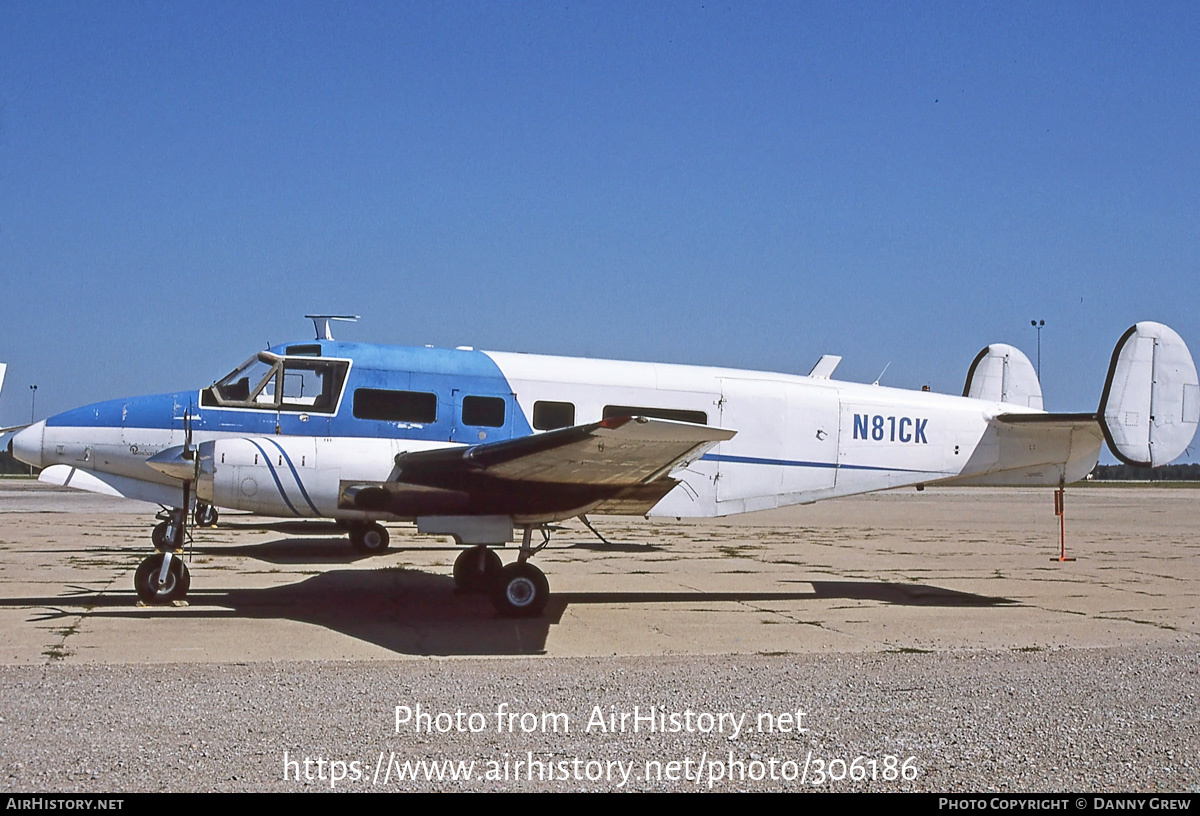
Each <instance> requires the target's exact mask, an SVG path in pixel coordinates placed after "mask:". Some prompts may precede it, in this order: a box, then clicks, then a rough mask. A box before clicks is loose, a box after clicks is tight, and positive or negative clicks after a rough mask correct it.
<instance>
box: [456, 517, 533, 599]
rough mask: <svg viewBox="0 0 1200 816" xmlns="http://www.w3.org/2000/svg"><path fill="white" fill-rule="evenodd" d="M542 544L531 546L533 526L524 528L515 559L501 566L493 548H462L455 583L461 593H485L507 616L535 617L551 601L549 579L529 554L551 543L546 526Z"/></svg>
mask: <svg viewBox="0 0 1200 816" xmlns="http://www.w3.org/2000/svg"><path fill="white" fill-rule="evenodd" d="M538 529H539V530H540V531H541V533H542V543H541V544H539V545H538V546H536V547H533V546H531V545H530V541H531V539H532V538H533V526H532V525H527V526H526V527H525V532H524V535H523V537H522V539H521V550H520V552H519V553H518V554H517V560H516V562H514V563H512V564H509V565H508V566H503V565H502V564H501V561H500V556H499V555H497V554H496V552H495V550H492V549H490V548H488V547H487V546H485V545H479V546H475V547H471V548H470V549H469V550H464V551H463V552H462V553H461V554H460V555H459V556H458V558H457V559H456V560H455V562H454V584H455V586H456V587H457V588H458V590H459V591H460V592H469V593H474V594H482V593H484V592H486V593H487V594H488V597H489V599H490V600H491V602H492V606H494V607H495V608H496V611H497V612H498V613H499V614H500V615H502V616H503V617H506V618H536V617H537V616H538V615H540V614H542V611H543V610H545V608H546V603H547V602H548V601H549V600H550V582H549V581H547V580H546V575H545V573H543V572H542V571H541V570H540V569H538V568H537V567H535V566H534V565H533V564H531V563H529V558H530V556H533V555H535V554H536V553H538V552H541V551H542V550H543V549H544V548H545V547H546V545H547V544H549V543H550V533H549V532H548V531H547V530H546V528H545V527H539V528H538Z"/></svg>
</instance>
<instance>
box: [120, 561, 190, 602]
mask: <svg viewBox="0 0 1200 816" xmlns="http://www.w3.org/2000/svg"><path fill="white" fill-rule="evenodd" d="M163 558H165V556H164V554H163V553H155V554H154V555H152V556H150V557H149V558H147V559H146V560H145V561H143V562H142V563H141V564H140V565H138V568H137V572H135V573H134V575H133V588H134V589H135V590H137V595H138V598H139V599H140V600H141V601H142V602H143V603H147V604H165V603H170V602H171V601H182V600H183V599H184V598H186V597H187V593H188V589H189V588H190V587H191V585H192V576H191V575H190V574H189V573H188V568H187V564H185V563H183V559H181V558H175V557H172V558H171V565H170V566H169V567H168V568H167V578H166V580H165V581H161V582H160V581H159V575H160V574H161V573H162V563H163Z"/></svg>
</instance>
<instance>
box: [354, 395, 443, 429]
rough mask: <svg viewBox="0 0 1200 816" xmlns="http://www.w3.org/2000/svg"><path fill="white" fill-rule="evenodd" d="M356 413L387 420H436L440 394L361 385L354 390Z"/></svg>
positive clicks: (365, 416) (427, 421)
mask: <svg viewBox="0 0 1200 816" xmlns="http://www.w3.org/2000/svg"><path fill="white" fill-rule="evenodd" d="M354 416H356V417H358V418H359V419H381V420H383V421H385V422H420V423H430V422H436V421H437V394H429V393H426V392H424V391H388V390H385V389H382V388H358V389H356V390H355V391H354Z"/></svg>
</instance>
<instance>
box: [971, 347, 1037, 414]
mask: <svg viewBox="0 0 1200 816" xmlns="http://www.w3.org/2000/svg"><path fill="white" fill-rule="evenodd" d="M963 396H964V397H971V398H973V399H981V400H991V401H992V402H1007V403H1009V404H1010V405H1020V406H1022V407H1024V408H1037V409H1039V410H1040V409H1041V407H1042V384H1041V383H1040V382H1038V376H1037V372H1036V371H1035V370H1034V368H1033V363H1031V362H1029V358H1028V357H1026V356H1025V355H1024V353H1022V352H1021V350H1020V349H1018V348H1016V347H1014V346H1010V345H1008V344H1006V343H992V344H991V345H990V346H987V347H985V348H984V349H983V351H981V352H979V353H978V354H976V355H975V359H974V360H973V361H972V362H971V368H970V369H969V370H968V371H967V382H966V385H964V386H963Z"/></svg>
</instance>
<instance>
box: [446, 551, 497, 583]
mask: <svg viewBox="0 0 1200 816" xmlns="http://www.w3.org/2000/svg"><path fill="white" fill-rule="evenodd" d="M502 569H504V564H503V563H501V561H500V556H498V555H496V551H495V550H493V549H490V548H488V547H483V546H480V547H472V548H471V549H469V550H463V551H462V552H461V553H459V554H458V558H456V559H455V560H454V587H455V589H457V590H458V591H459V592H466V593H470V594H472V595H478V594H480V593H483V592H487V591H488V588H489V587H490V586H491V585H492V581H494V580H495V578H496V576H497V575H498V574H499V573H500V570H502Z"/></svg>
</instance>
